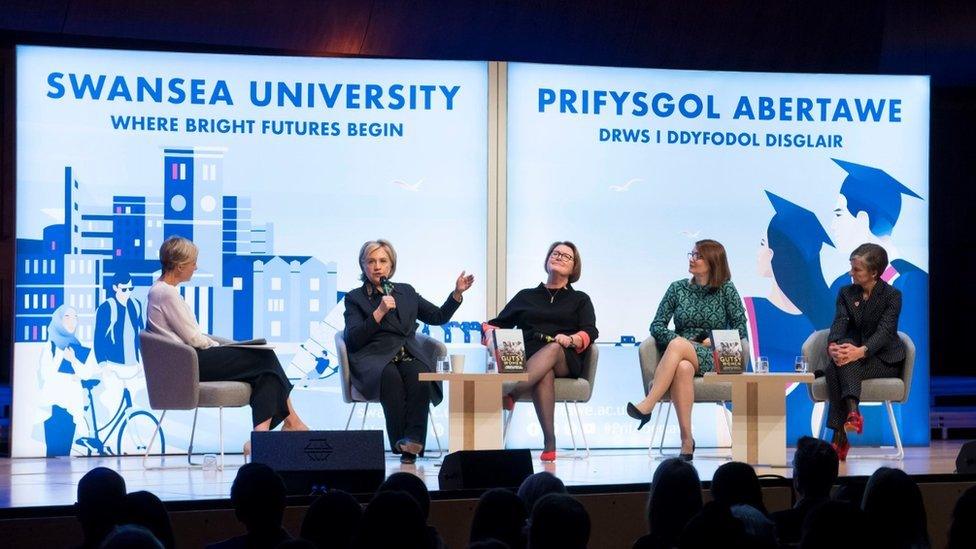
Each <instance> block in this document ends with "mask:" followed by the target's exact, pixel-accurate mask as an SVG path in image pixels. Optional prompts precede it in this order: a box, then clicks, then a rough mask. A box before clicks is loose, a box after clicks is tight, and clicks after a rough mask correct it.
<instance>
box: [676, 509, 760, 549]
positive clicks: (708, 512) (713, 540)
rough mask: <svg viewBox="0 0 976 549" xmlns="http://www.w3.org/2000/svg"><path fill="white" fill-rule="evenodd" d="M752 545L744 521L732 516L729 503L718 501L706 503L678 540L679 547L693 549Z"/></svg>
mask: <svg viewBox="0 0 976 549" xmlns="http://www.w3.org/2000/svg"><path fill="white" fill-rule="evenodd" d="M750 546H751V543H750V541H749V537H748V536H747V535H746V530H745V527H744V526H743V525H742V522H740V521H739V520H738V519H736V518H735V517H734V516H732V511H731V510H730V509H729V507H728V506H727V505H723V504H722V503H719V502H718V501H710V502H708V503H706V504H705V506H704V507H702V510H701V511H700V512H699V513H698V514H697V515H695V516H694V517H692V518H691V520H690V521H688V524H687V525H686V526H685V529H684V531H683V532H682V533H681V539H680V540H679V541H678V547H681V548H691V549H698V548H702V549H704V548H713V547H750Z"/></svg>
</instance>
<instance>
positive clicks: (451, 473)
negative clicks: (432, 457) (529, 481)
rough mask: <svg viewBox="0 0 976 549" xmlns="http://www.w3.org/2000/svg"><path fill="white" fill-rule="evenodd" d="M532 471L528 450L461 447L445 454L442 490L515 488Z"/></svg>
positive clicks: (442, 466) (438, 478)
mask: <svg viewBox="0 0 976 549" xmlns="http://www.w3.org/2000/svg"><path fill="white" fill-rule="evenodd" d="M531 474H532V455H531V454H530V453H529V451H528V450H461V451H459V452H452V453H450V454H447V456H445V457H444V463H443V464H442V465H441V472H440V474H439V475H437V480H438V483H439V485H440V489H441V490H467V489H479V488H518V487H519V485H521V484H522V481H523V480H525V478H526V477H528V476H529V475H531Z"/></svg>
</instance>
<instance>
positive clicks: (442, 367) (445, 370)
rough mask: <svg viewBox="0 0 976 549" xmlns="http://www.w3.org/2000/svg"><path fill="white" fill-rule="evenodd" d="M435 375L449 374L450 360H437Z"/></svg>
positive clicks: (445, 358)
mask: <svg viewBox="0 0 976 549" xmlns="http://www.w3.org/2000/svg"><path fill="white" fill-rule="evenodd" d="M437 373H439V374H449V373H451V360H450V359H449V358H447V357H444V358H439V359H437Z"/></svg>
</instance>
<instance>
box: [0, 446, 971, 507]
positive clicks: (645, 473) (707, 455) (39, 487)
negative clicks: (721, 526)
mask: <svg viewBox="0 0 976 549" xmlns="http://www.w3.org/2000/svg"><path fill="white" fill-rule="evenodd" d="M962 444H963V441H932V444H931V446H929V447H920V448H906V449H905V459H904V460H902V461H900V462H899V461H893V460H885V459H870V458H867V459H857V460H849V461H848V462H847V463H842V464H841V469H840V476H842V477H852V476H869V475H871V473H873V472H874V471H875V470H876V469H878V468H879V467H882V466H887V467H898V468H901V469H904V470H905V472H907V473H909V474H911V475H943V474H949V473H952V472H953V470H954V469H955V459H956V455H957V454H958V453H959V448H960V447H961V446H962ZM854 450H860V451H861V452H863V453H865V454H868V453H871V452H875V453H877V452H878V451H879V450H878V449H877V448H854V449H852V452H853V451H854ZM787 454H788V458H790V459H792V455H793V450H792V449H790V450H788V452H787ZM560 455H562V456H565V457H560V458H559V459H558V460H556V462H555V463H545V464H544V463H542V462H540V461H539V460H538V456H539V453H538V452H533V458H534V464H535V470H536V471H537V472H538V471H549V472H551V473H553V474H555V475H556V476H558V477H559V478H561V479H562V480H563V482H565V483H566V485H567V486H570V487H582V486H587V487H599V486H606V487H607V491H613V489H612V488H611V487H612V486H618V487H619V486H624V485H634V484H644V483H648V482H650V479H651V475H653V474H654V469H655V468H656V467H657V466H658V464H660V463H661V461H662V459H663V458H659V457H658V458H651V457H649V456H648V453H647V450H646V449H645V450H638V449H634V450H594V451H593V452H592V453H591V455H590V457H589V458H588V459H572V458H571V457H569V456H570V452H567V451H561V452H560ZM729 455H730V451H729V450H728V449H699V450H698V451H697V452H696V453H695V460H694V461H693V464H694V465H695V467H696V468H697V469H698V474H699V475H700V476H701V479H702V480H703V481H709V480H711V478H712V475H714V473H715V470H716V469H717V468H718V467H719V466H720V465H722V464H723V463H725V462H726V461H728V456H729ZM185 463H186V457H185V456H172V457H167V458H166V460H165V465H166V466H167V467H176V466H179V465H182V464H185ZM242 463H243V458H242V456H241V455H229V456H227V463H226V467H225V469H224V470H223V471H203V470H201V469H198V468H197V469H187V468H173V469H167V470H151V469H150V470H146V469H143V467H142V459H141V458H138V457H123V458H77V457H76V458H67V457H65V458H48V459H0V509H11V508H21V509H23V508H32V507H33V508H36V507H49V506H65V505H71V504H73V503H74V502H75V490H76V486H77V484H78V480H79V479H81V477H82V476H83V475H84V474H85V473H86V472H87V471H89V470H90V469H92V468H93V467H98V466H104V467H108V468H111V469H114V470H116V471H118V472H119V473H121V474H122V476H123V477H124V478H125V482H126V487H127V488H128V490H129V491H130V492H132V491H136V490H148V491H150V492H152V493H154V494H156V495H157V496H159V498H160V499H162V500H163V501H202V500H214V499H225V498H228V497H229V496H230V487H231V483H233V481H234V476H235V475H236V474H237V469H238V467H239V466H240V465H241V464H242ZM440 463H441V461H440V459H433V458H424V459H420V460H418V461H417V463H416V464H415V465H401V464H400V462H399V459H398V457H397V456H394V455H392V454H387V460H386V473H387V475H390V474H392V473H395V472H398V471H407V472H410V473H413V474H416V475H418V476H419V477H420V478H422V479H423V480H424V481H425V482H426V483H427V486H428V488H429V489H430V490H432V491H436V490H437V489H438V485H437V474H438V472H439V471H440ZM149 464H150V465H159V464H160V459H159V458H151V459H150V460H149ZM757 472H758V474H760V475H779V476H783V477H787V478H789V477H790V476H791V475H792V471H791V470H790V469H789V468H766V467H760V468H758V469H757ZM631 489H632V488H631ZM24 510H26V509H24Z"/></svg>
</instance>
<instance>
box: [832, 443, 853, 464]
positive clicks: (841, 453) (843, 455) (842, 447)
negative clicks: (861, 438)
mask: <svg viewBox="0 0 976 549" xmlns="http://www.w3.org/2000/svg"><path fill="white" fill-rule="evenodd" d="M830 446H831V447H832V448H833V449H834V451H835V452H837V459H839V460H840V461H847V452H849V451H850V450H851V443H850V442H845V443H844V444H837V443H836V442H831V443H830Z"/></svg>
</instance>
